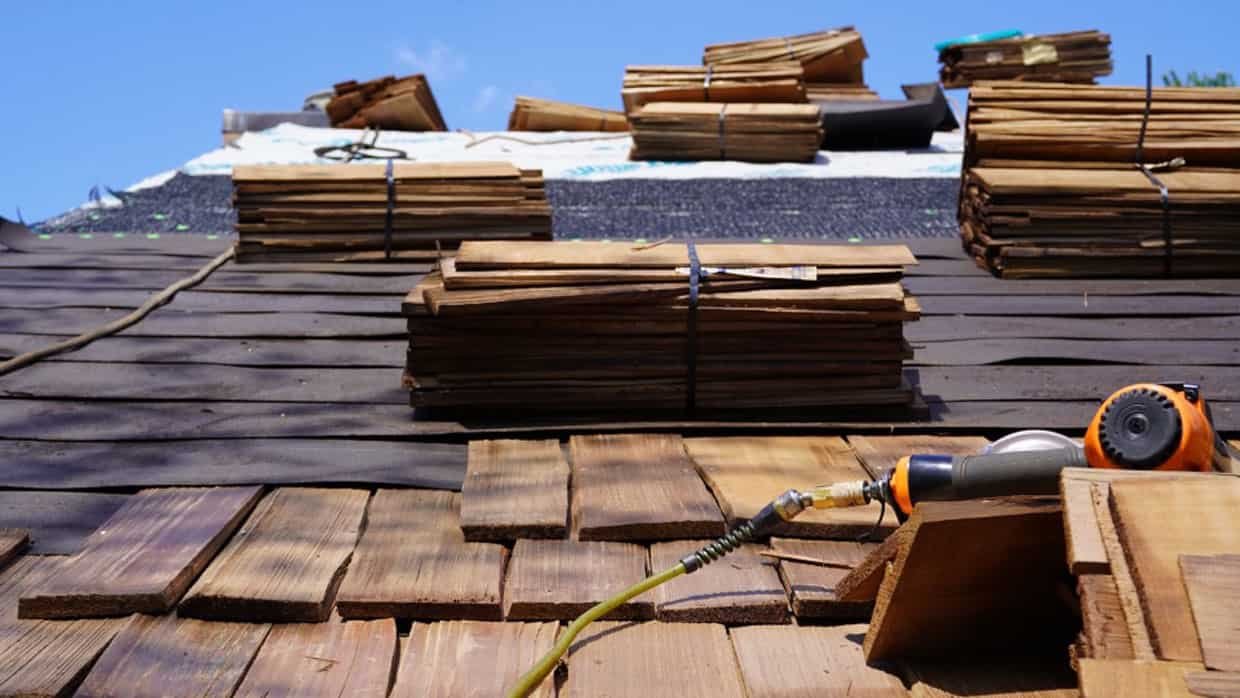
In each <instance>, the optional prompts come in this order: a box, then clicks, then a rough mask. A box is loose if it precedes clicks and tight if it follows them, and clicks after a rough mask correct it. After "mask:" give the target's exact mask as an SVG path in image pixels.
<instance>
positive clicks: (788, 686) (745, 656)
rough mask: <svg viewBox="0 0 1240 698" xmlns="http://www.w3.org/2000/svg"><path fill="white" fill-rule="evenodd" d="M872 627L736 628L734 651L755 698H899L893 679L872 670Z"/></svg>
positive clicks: (903, 692) (901, 689)
mask: <svg viewBox="0 0 1240 698" xmlns="http://www.w3.org/2000/svg"><path fill="white" fill-rule="evenodd" d="M865 631H866V626H865V625H864V624H860V625H840V626H835V627H831V628H823V627H769V626H757V627H750V628H734V629H733V630H732V632H731V635H732V646H733V647H734V648H735V649H736V659H737V661H738V663H739V664H740V667H741V674H742V676H744V679H745V687H746V688H747V689H748V692H749V693H748V694H749V697H750V698H811V697H812V698H845V697H846V696H868V697H871V698H885V697H887V696H890V697H891V698H899V697H900V696H906V695H908V691H906V690H905V689H904V684H903V683H902V682H901V681H900V679H899V678H898V677H896V676H894V675H892V674H888V673H887V672H885V671H882V670H881V669H875V668H872V667H868V666H866V664H865V658H864V657H863V656H862V654H861V640H862V638H864V637H865Z"/></svg>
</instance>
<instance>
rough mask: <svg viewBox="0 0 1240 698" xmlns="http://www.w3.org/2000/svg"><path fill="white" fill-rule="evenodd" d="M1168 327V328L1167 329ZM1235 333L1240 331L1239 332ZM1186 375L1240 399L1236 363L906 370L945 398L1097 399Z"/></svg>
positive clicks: (1220, 395) (930, 394)
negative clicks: (1134, 385) (1135, 385)
mask: <svg viewBox="0 0 1240 698" xmlns="http://www.w3.org/2000/svg"><path fill="white" fill-rule="evenodd" d="M1164 331H1165V330H1164ZM1235 336H1240V333H1237V335H1235ZM1169 374H1174V375H1177V376H1185V378H1184V380H1185V381H1187V382H1190V383H1197V384H1199V385H1205V386H1209V390H1210V395H1212V396H1214V397H1215V399H1218V400H1237V399H1240V371H1237V370H1236V369H1235V368H1234V367H1231V366H1200V365H1197V366H1194V365H1181V366H1170V367H1163V366H1020V367H1019V369H1018V370H1013V369H1012V368H1009V367H1007V366H969V367H963V366H933V367H931V366H923V367H921V368H909V369H905V371H904V376H905V378H906V379H907V380H908V381H909V382H910V383H912V384H914V385H917V386H918V387H919V388H920V390H921V392H922V394H923V395H925V396H926V398H927V399H940V400H951V401H955V400H1088V399H1089V398H1090V397H1091V396H1093V398H1094V399H1095V400H1097V399H1098V397H1099V396H1102V395H1109V394H1111V392H1112V391H1114V390H1115V386H1122V385H1131V384H1132V383H1139V382H1153V383H1157V382H1158V381H1160V380H1165V379H1163V378H1159V376H1166V375H1169Z"/></svg>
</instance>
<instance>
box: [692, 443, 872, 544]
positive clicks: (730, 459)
mask: <svg viewBox="0 0 1240 698" xmlns="http://www.w3.org/2000/svg"><path fill="white" fill-rule="evenodd" d="M685 448H686V449H687V450H688V451H689V455H690V456H692V458H693V460H694V462H695V463H697V467H698V469H699V470H700V471H701V473H702V478H703V479H704V480H706V483H707V484H708V485H709V486H710V488H711V490H712V491H713V492H714V493H715V498H716V499H717V500H718V501H719V506H720V508H721V509H722V510H723V514H724V516H725V517H727V521H728V525H729V526H735V525H737V524H740V523H743V522H744V521H745V520H747V519H749V518H750V517H752V516H754V515H755V514H757V513H758V512H759V511H760V510H761V509H762V507H764V506H766V505H767V504H769V503H770V501H771V500H772V499H774V498H775V497H778V496H779V495H780V494H782V493H783V492H784V491H786V490H787V489H788V488H790V487H799V488H808V487H812V486H814V485H819V484H823V483H830V482H842V481H850V480H864V479H868V475H867V473H866V471H865V469H864V468H862V467H861V463H860V462H858V461H857V457H856V456H855V455H854V454H853V451H852V449H851V448H849V447H848V444H846V443H844V440H843V439H841V438H839V437H838V436H810V437H799V436H729V437H715V438H701V439H686V440H685ZM878 514H879V506H878V504H873V505H871V506H864V507H851V508H847V509H817V510H814V509H811V510H809V511H805V512H802V513H801V515H800V516H798V517H796V518H795V519H794V520H792V521H789V522H787V523H784V524H781V525H780V526H779V527H778V528H777V529H776V533H778V534H779V535H785V536H794V537H797V538H856V537H857V536H858V535H861V534H864V533H866V532H867V531H869V530H870V529H871V528H873V527H874V524H875V523H876V522H877V521H878ZM894 519H895V517H894V515H893V516H892V517H891V521H890V522H886V523H885V525H884V526H883V527H881V528H882V530H884V531H890V530H891V529H892V528H894Z"/></svg>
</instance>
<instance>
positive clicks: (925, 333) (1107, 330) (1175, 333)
mask: <svg viewBox="0 0 1240 698" xmlns="http://www.w3.org/2000/svg"><path fill="white" fill-rule="evenodd" d="M1238 334H1240V315H1226V316H1217V317H1211V318H1209V319H1208V320H1203V319H1202V318H1197V317H1181V318H1155V317H1134V318H1065V317H1034V316H1029V317H1021V316H1016V317H982V316H974V315H960V316H946V315H941V316H934V317H928V318H925V319H924V320H922V321H920V322H914V323H911V324H909V325H907V326H906V327H905V328H904V337H905V339H907V340H908V341H910V342H913V343H914V344H917V343H920V342H937V341H948V340H961V339H1041V338H1046V339H1101V340H1106V341H1114V340H1125V339H1132V340H1140V339H1144V338H1146V337H1179V338H1181V339H1234V338H1235V337H1236V336H1237V335H1238Z"/></svg>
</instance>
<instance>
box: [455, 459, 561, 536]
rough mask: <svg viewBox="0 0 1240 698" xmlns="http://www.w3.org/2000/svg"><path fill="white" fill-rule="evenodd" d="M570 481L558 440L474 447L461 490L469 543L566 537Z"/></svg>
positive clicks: (462, 527)
mask: <svg viewBox="0 0 1240 698" xmlns="http://www.w3.org/2000/svg"><path fill="white" fill-rule="evenodd" d="M568 477H569V467H568V462H567V461H565V460H564V452H563V451H562V450H561V449H560V442H559V441H558V440H555V439H549V440H543V441H521V440H515V439H504V440H480V441H471V442H469V463H468V465H467V466H466V469H465V482H464V483H462V485H461V531H462V532H463V533H464V534H465V539H466V540H474V541H507V540H516V539H518V538H563V537H564V535H565V533H566V532H567V527H568Z"/></svg>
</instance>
